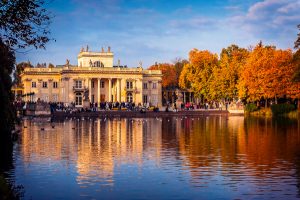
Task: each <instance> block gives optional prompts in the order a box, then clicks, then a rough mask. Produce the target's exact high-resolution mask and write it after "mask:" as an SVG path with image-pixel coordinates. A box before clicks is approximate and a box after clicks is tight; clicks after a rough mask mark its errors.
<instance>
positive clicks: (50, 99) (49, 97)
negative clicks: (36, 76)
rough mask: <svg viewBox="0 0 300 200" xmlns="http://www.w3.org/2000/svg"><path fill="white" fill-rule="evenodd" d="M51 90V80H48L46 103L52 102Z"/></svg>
mask: <svg viewBox="0 0 300 200" xmlns="http://www.w3.org/2000/svg"><path fill="white" fill-rule="evenodd" d="M52 88H53V79H49V80H48V102H50V101H53V99H52Z"/></svg>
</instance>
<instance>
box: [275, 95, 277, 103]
mask: <svg viewBox="0 0 300 200" xmlns="http://www.w3.org/2000/svg"><path fill="white" fill-rule="evenodd" d="M275 104H277V96H276V95H275Z"/></svg>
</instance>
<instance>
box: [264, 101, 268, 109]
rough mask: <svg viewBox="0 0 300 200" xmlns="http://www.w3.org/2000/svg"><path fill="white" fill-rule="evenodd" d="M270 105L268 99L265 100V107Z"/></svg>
mask: <svg viewBox="0 0 300 200" xmlns="http://www.w3.org/2000/svg"><path fill="white" fill-rule="evenodd" d="M267 107H268V99H266V100H265V108H267Z"/></svg>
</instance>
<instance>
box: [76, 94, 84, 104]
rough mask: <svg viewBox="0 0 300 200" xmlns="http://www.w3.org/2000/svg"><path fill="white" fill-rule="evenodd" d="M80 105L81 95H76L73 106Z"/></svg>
mask: <svg viewBox="0 0 300 200" xmlns="http://www.w3.org/2000/svg"><path fill="white" fill-rule="evenodd" d="M81 105H82V95H81V93H76V96H75V106H81Z"/></svg>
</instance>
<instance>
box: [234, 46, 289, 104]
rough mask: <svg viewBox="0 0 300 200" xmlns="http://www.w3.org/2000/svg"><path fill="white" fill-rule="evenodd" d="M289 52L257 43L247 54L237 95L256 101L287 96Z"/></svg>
mask: <svg viewBox="0 0 300 200" xmlns="http://www.w3.org/2000/svg"><path fill="white" fill-rule="evenodd" d="M291 60H292V52H291V50H276V48H275V47H274V46H263V44H262V43H259V44H258V45H257V46H256V47H255V48H254V50H253V51H252V52H251V53H250V54H249V56H248V58H247V60H246V64H245V67H244V70H243V72H242V74H241V79H240V82H239V84H240V87H239V94H240V95H241V96H243V95H244V97H246V98H248V100H249V101H257V100H261V99H265V100H266V101H265V102H266V105H267V100H268V99H270V98H274V99H275V101H276V99H277V98H278V97H283V96H284V95H286V94H287V88H288V87H289V85H290V83H291V75H292V71H293V68H292V65H291Z"/></svg>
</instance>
